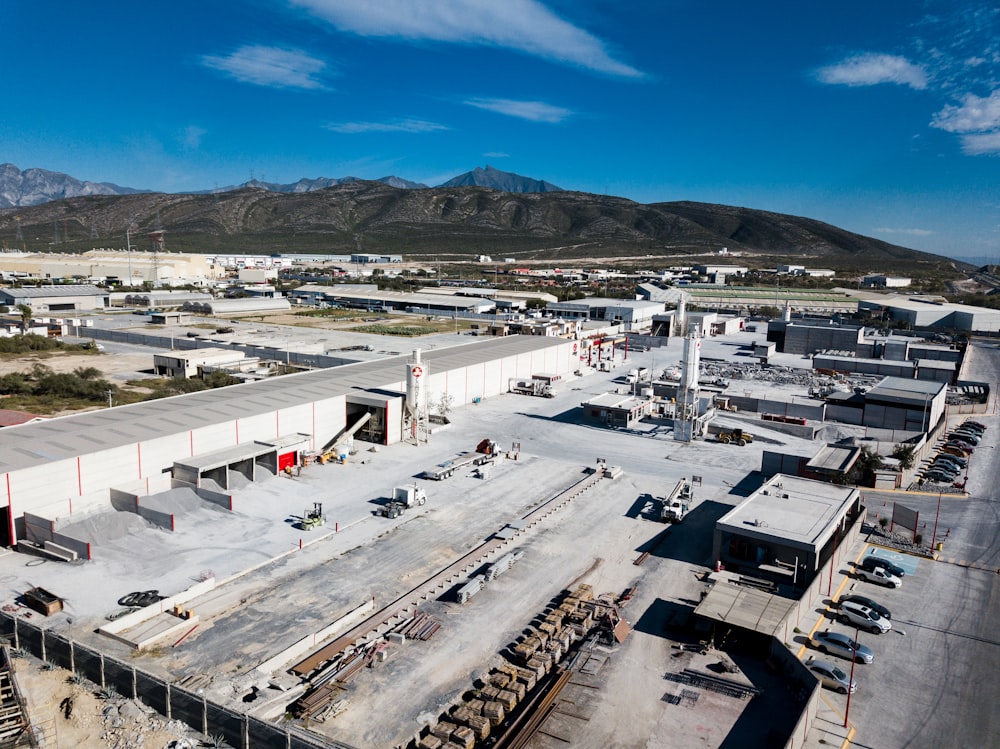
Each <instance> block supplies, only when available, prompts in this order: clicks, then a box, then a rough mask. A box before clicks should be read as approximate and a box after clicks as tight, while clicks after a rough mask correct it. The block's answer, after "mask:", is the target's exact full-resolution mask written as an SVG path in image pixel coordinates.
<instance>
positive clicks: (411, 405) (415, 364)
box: [406, 349, 428, 413]
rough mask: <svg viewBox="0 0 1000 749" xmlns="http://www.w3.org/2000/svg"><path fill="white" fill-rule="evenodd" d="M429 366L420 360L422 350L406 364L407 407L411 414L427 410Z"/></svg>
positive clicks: (415, 352)
mask: <svg viewBox="0 0 1000 749" xmlns="http://www.w3.org/2000/svg"><path fill="white" fill-rule="evenodd" d="M427 374H428V373H427V365H426V364H425V363H424V362H422V361H421V359H420V349H414V350H413V356H412V358H411V359H410V361H408V362H407V363H406V407H407V408H408V409H409V410H410V412H411V413H424V412H425V411H426V410H427Z"/></svg>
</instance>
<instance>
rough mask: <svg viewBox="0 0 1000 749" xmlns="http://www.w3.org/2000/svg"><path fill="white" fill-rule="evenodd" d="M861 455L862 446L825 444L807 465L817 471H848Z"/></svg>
mask: <svg viewBox="0 0 1000 749" xmlns="http://www.w3.org/2000/svg"><path fill="white" fill-rule="evenodd" d="M860 455H861V448H860V447H845V446H842V445H823V447H821V448H820V450H819V452H818V453H816V454H815V455H814V456H813V457H812V458H811V459H810V460H809V462H808V463H806V466H808V467H809V468H812V469H813V470H816V471H829V472H831V473H846V472H847V471H849V470H851V466H853V465H854V463H855V462H856V461H857V459H858V456H860Z"/></svg>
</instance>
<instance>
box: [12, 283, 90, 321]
mask: <svg viewBox="0 0 1000 749" xmlns="http://www.w3.org/2000/svg"><path fill="white" fill-rule="evenodd" d="M0 304H3V305H6V306H8V307H16V306H17V305H19V304H26V305H27V306H29V307H31V311H32V312H33V313H34V314H36V315H37V314H39V313H46V312H48V313H55V312H82V311H85V310H95V309H104V308H105V307H107V306H108V292H106V291H105V290H104V289H99V288H97V287H96V286H89V285H86V284H78V285H69V284H67V285H64V286H40V287H35V286H25V287H21V288H16V289H0Z"/></svg>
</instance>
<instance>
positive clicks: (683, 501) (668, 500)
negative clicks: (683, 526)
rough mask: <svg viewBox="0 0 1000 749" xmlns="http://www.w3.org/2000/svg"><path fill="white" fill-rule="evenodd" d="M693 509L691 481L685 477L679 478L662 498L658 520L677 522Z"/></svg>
mask: <svg viewBox="0 0 1000 749" xmlns="http://www.w3.org/2000/svg"><path fill="white" fill-rule="evenodd" d="M693 509H694V492H693V491H692V489H691V482H690V481H688V480H687V479H681V480H680V481H678V482H677V485H676V486H675V487H674V489H673V491H671V492H670V494H668V495H667V496H666V497H664V498H663V506H662V507H661V508H660V520H662V521H663V522H664V523H679V522H681V521H682V520H683V519H684V516H685V515H687V514H688V513H689V512H691V510H693Z"/></svg>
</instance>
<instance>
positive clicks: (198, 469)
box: [173, 435, 308, 490]
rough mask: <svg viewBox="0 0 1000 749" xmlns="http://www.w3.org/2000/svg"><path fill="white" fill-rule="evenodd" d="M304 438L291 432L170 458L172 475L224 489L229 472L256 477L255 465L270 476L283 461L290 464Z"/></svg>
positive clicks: (181, 479)
mask: <svg viewBox="0 0 1000 749" xmlns="http://www.w3.org/2000/svg"><path fill="white" fill-rule="evenodd" d="M307 439H308V438H307V437H304V436H303V435H291V436H289V437H284V438H279V439H277V440H275V441H274V442H272V443H269V442H245V443H243V444H240V445H236V446H235V447H227V448H226V449H225V450H215V451H213V452H210V453H202V454H201V455H194V456H192V457H190V458H187V459H185V460H177V461H174V467H173V478H174V479H175V480H176V481H182V482H184V483H186V484H190V485H192V486H195V487H198V488H200V487H201V486H202V485H203V482H204V481H206V480H211V481H214V482H215V483H216V484H217V485H218V486H219V487H220V488H222V489H225V490H228V489H229V488H230V487H229V473H230V471H233V472H236V473H239V474H241V475H242V476H243V477H244V478H245V479H246V480H247V481H256V480H257V469H258V467H260V468H263V469H264V470H266V471H268V472H269V473H270V474H271V475H274V474H276V473H277V472H278V470H279V465H281V462H282V461H284V462H285V463H287V464H289V465H291V462H290V461H293V460H295V455H296V454H297V452H298V450H300V449H302V448H304V447H305V445H306V440H307Z"/></svg>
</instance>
